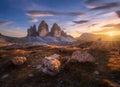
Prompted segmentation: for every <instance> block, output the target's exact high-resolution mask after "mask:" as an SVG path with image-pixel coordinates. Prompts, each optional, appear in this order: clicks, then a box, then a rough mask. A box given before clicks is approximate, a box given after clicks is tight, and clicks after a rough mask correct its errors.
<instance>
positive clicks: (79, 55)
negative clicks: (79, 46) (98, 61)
mask: <svg viewBox="0 0 120 87" xmlns="http://www.w3.org/2000/svg"><path fill="white" fill-rule="evenodd" d="M94 60H95V58H94V57H93V56H92V55H91V54H89V53H87V52H86V51H83V50H79V51H75V52H73V54H72V57H71V61H78V62H94Z"/></svg>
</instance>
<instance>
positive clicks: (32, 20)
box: [29, 18, 39, 23]
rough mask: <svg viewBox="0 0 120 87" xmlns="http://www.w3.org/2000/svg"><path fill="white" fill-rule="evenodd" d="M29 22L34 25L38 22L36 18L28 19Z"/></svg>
mask: <svg viewBox="0 0 120 87" xmlns="http://www.w3.org/2000/svg"><path fill="white" fill-rule="evenodd" d="M29 20H30V22H33V23H36V22H38V21H39V20H38V19H37V18H30V19H29Z"/></svg>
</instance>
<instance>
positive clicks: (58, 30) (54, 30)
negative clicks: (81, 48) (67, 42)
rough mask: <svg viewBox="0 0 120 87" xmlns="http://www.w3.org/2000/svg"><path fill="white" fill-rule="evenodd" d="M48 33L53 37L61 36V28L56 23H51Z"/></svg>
mask: <svg viewBox="0 0 120 87" xmlns="http://www.w3.org/2000/svg"><path fill="white" fill-rule="evenodd" d="M50 35H51V36H54V37H61V28H60V27H59V26H58V24H56V23H54V24H53V26H52V28H51V32H50Z"/></svg>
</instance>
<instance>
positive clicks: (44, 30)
mask: <svg viewBox="0 0 120 87" xmlns="http://www.w3.org/2000/svg"><path fill="white" fill-rule="evenodd" d="M27 33H28V34H27V36H40V37H45V36H52V37H62V36H63V37H67V36H68V35H67V34H66V33H65V32H64V31H63V30H62V29H61V28H60V26H59V25H58V24H57V23H54V24H53V26H52V28H51V31H50V32H49V28H48V24H47V23H46V22H45V21H44V20H43V21H42V22H41V23H40V25H39V26H38V29H37V30H36V25H34V26H31V27H30V28H29V29H28V30H27Z"/></svg>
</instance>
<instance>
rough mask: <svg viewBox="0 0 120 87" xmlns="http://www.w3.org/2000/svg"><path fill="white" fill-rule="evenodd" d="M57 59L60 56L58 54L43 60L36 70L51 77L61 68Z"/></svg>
mask: <svg viewBox="0 0 120 87" xmlns="http://www.w3.org/2000/svg"><path fill="white" fill-rule="evenodd" d="M59 58H60V56H59V55H58V54H54V55H51V56H49V57H45V58H43V60H42V62H41V64H39V65H38V66H37V69H38V70H40V71H42V72H43V73H46V74H49V75H52V76H53V75H56V74H57V73H58V72H59V70H60V67H61V62H60V61H59Z"/></svg>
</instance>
